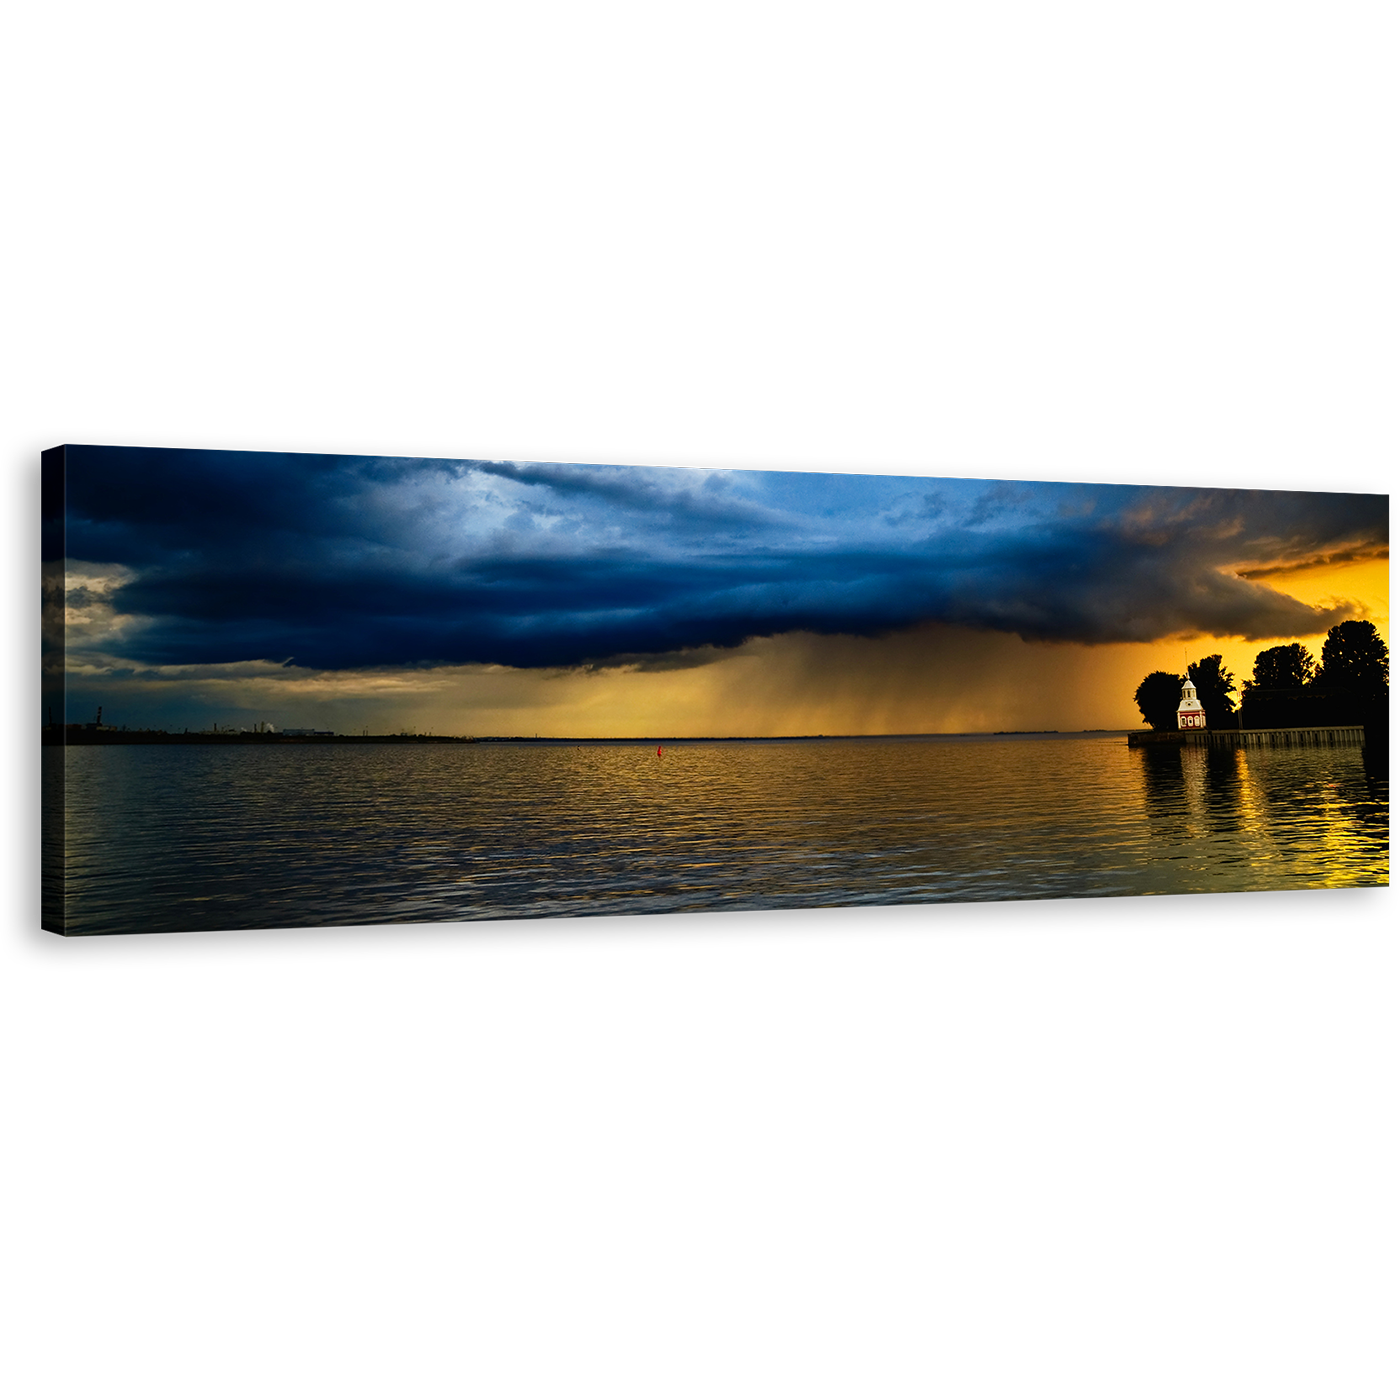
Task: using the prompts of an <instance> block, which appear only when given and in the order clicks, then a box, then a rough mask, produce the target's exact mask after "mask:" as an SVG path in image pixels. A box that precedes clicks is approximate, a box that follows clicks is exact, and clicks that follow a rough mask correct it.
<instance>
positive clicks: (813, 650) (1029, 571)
mask: <svg viewBox="0 0 1400 1400" xmlns="http://www.w3.org/2000/svg"><path fill="white" fill-rule="evenodd" d="M43 497H44V520H43V619H44V623H43V636H44V651H43V686H42V696H41V703H42V712H43V713H42V721H41V727H42V735H43V771H44V789H43V802H44V810H43V823H42V825H43V867H44V868H43V915H44V926H45V927H46V928H48V929H51V930H53V931H55V932H59V933H66V934H116V933H143V932H157V931H181V930H200V929H210V930H212V929H253V928H292V927H298V926H309V925H344V924H396V923H423V922H436V921H467V920H480V919H519V918H540V917H570V916H576V915H584V914H651V913H667V912H677V911H690V910H707V911H714V910H738V909H744V910H755V909H793V908H816V907H823V906H852V905H875V904H928V905H935V904H939V903H941V902H946V901H954V900H1012V899H1014V900H1034V899H1053V898H1084V897H1099V896H1117V895H1153V894H1183V893H1192V892H1219V891H1243V890H1268V889H1302V888H1311V887H1319V886H1356V885H1379V884H1386V883H1387V882H1388V879H1389V848H1388V837H1387V832H1388V788H1387V773H1388V699H1389V651H1388V645H1389V596H1390V595H1389V529H1388V504H1389V501H1388V497H1385V496H1379V495H1359V494H1343V493H1332V492H1324V491H1318V492H1311V491H1310V492H1301V491H1257V490H1228V489H1210V488H1204V487H1199V486H1189V485H1187V486H1152V487H1147V486H1123V485H1117V486H1115V485H1104V484H1089V483H1073V482H1065V483H1050V482H1036V481H989V480H973V479H965V478H934V477H895V476H878V475H869V474H863V473H858V472H853V473H851V474H831V473H818V472H799V471H791V472H786V471H785V472H779V471H756V470H709V469H691V468H675V467H627V466H594V465H585V464H576V463H545V462H510V461H477V460H439V459H422V458H395V457H368V456H365V457H357V456H329V455H327V456H320V455H307V454H294V453H273V452H215V451H184V450H176V449H162V448H132V447H87V446H67V447H57V448H54V449H52V450H51V451H49V452H46V453H45V454H44V460H43Z"/></svg>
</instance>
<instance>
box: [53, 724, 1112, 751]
mask: <svg viewBox="0 0 1400 1400" xmlns="http://www.w3.org/2000/svg"><path fill="white" fill-rule="evenodd" d="M1132 732H1133V731H1132V730H1128V729H1077V730H1059V729H998V730H995V731H990V732H988V731H971V732H964V733H940V734H709V735H687V736H677V735H671V736H667V735H650V736H649V735H619V736H616V737H609V738H597V737H594V738H569V737H552V736H551V737H545V736H543V735H530V734H511V735H506V734H478V735H470V736H468V735H451V734H267V733H246V734H245V733H238V734H215V733H193V734H191V733H171V732H169V731H167V730H158V729H157V730H151V729H129V730H128V729H86V728H70V729H69V730H68V731H67V733H66V734H65V733H64V731H62V730H60V729H58V728H57V727H56V726H49V727H46V728H45V729H44V730H43V743H44V744H45V745H46V746H50V747H55V748H59V747H68V748H94V747H110V746H117V747H124V746H127V745H131V744H154V745H170V744H181V745H183V744H216V745H223V746H225V747H228V746H232V747H235V748H238V747H266V746H270V745H271V746H275V745H285V744H316V745H326V744H331V745H335V744H531V745H535V746H540V747H550V746H553V747H556V748H558V747H561V746H571V747H575V748H577V747H581V746H588V745H592V746H606V745H652V744H658V745H662V746H667V745H669V746H671V747H679V746H681V745H686V744H810V743H866V744H874V743H884V742H888V741H891V740H904V741H910V742H913V741H918V742H940V741H945V742H946V741H957V740H961V741H979V740H980V741H987V740H996V739H1030V740H1041V741H1043V740H1052V739H1081V738H1084V737H1085V736H1086V735H1093V734H1102V735H1109V736H1112V735H1120V734H1130V733H1132Z"/></svg>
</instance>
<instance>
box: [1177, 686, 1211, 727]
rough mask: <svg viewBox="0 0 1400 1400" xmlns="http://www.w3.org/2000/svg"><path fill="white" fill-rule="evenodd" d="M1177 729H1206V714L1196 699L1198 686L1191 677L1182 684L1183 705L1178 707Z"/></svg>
mask: <svg viewBox="0 0 1400 1400" xmlns="http://www.w3.org/2000/svg"><path fill="white" fill-rule="evenodd" d="M1176 727H1177V728H1178V729H1204V728H1205V727H1206V712H1205V711H1204V710H1203V709H1202V708H1201V702H1200V701H1199V700H1197V699H1196V685H1195V682H1194V681H1193V680H1192V679H1191V677H1190V676H1187V677H1186V680H1185V681H1184V682H1183V683H1182V687H1181V704H1179V705H1178V706H1177V707H1176Z"/></svg>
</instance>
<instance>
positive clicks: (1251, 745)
mask: <svg viewBox="0 0 1400 1400" xmlns="http://www.w3.org/2000/svg"><path fill="white" fill-rule="evenodd" d="M1157 744H1161V745H1167V746H1170V747H1175V748H1188V749H1201V748H1222V749H1260V748H1262V749H1296V748H1340V747H1352V748H1364V747H1365V745H1366V726H1365V725H1364V724H1334V725H1308V726H1306V727H1304V728H1301V729H1162V730H1143V731H1142V732H1141V733H1135V734H1129V735H1128V747H1129V748H1133V749H1136V748H1143V747H1146V746H1149V745H1157Z"/></svg>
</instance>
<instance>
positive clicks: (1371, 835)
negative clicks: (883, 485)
mask: <svg viewBox="0 0 1400 1400" xmlns="http://www.w3.org/2000/svg"><path fill="white" fill-rule="evenodd" d="M1369 758H1370V756H1369V755H1368V754H1367V753H1366V752H1365V751H1363V750H1362V749H1360V748H1356V747H1338V748H1306V749H1304V748H1299V749H1266V750H1251V751H1246V750H1239V749H1226V748H1221V749H1186V750H1180V749H1176V748H1174V747H1173V748H1167V749H1161V748H1141V749H1137V748H1134V749H1130V748H1129V747H1128V745H1127V741H1126V738H1125V737H1124V735H1123V734H1122V733H1117V734H1086V735H1082V736H1079V735H1073V736H1066V735H1045V736H936V737H928V738H879V739H829V740H800V741H794V740H774V741H757V742H755V741H744V742H724V741H713V742H712V741H705V742H685V743H676V744H667V745H665V746H664V748H663V751H662V753H661V754H660V755H658V754H657V752H656V744H655V741H653V742H652V743H650V744H637V743H623V742H612V743H549V742H546V743H493V742H483V743H476V744H462V745H431V744H423V745H412V744H383V745H378V744H364V745H354V746H348V745H347V746H340V745H322V746H316V745H293V744H287V745H266V746H262V745H259V746H252V745H249V746H246V747H243V746H238V747H235V746H227V747H225V746H216V745H207V746H206V745H170V746H157V745H132V746H112V747H84V748H70V749H62V748H50V749H46V750H45V751H44V759H45V763H46V764H61V765H63V777H64V786H65V787H66V804H67V811H66V823H65V825H64V842H65V845H66V852H65V853H64V855H63V859H64V862H65V871H66V895H65V908H66V920H67V929H68V932H70V933H75V934H98V933H129V932H143V931H157V930H181V929H237V928H269V927H270V928H277V927H290V926H298V925H334V924H363V923H410V922H428V921H442V920H475V919H509V918H542V917H559V916H575V915H582V914H656V913H664V912H674V911H680V910H722V909H792V908H812V907H816V906H823V905H864V904H908V903H926V902H937V901H945V900H1000V899H1058V898H1074V897H1085V896H1108V895H1135V894H1181V893H1187V892H1192V891H1224V890H1265V889H1298V888H1304V887H1313V886H1320V885H1376V884H1386V883H1388V872H1389V854H1388V794H1387V782H1386V774H1385V768H1384V764H1383V762H1377V761H1375V760H1374V759H1370V761H1368V759H1369ZM56 791H57V785H54V787H53V788H52V790H51V796H52V793H53V792H56ZM53 835H54V836H55V837H56V828H55V829H54V831H53ZM49 844H50V849H49V850H48V852H47V856H46V858H47V859H48V860H49V862H50V869H49V875H50V877H52V875H53V873H54V868H55V867H54V866H53V863H52V862H53V861H55V860H57V859H58V858H59V853H58V852H57V851H56V850H55V849H53V842H52V841H51V842H50V843H49Z"/></svg>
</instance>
